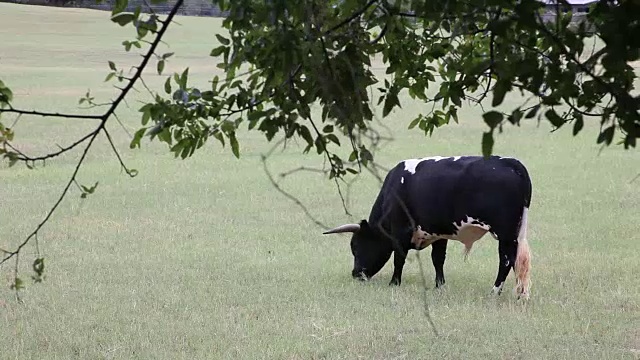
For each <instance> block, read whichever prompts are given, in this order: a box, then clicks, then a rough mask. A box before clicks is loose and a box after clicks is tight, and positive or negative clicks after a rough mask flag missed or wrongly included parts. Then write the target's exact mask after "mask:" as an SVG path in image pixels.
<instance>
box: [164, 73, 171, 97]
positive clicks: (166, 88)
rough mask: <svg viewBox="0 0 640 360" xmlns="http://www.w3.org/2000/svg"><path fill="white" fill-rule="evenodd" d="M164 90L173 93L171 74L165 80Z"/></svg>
mask: <svg viewBox="0 0 640 360" xmlns="http://www.w3.org/2000/svg"><path fill="white" fill-rule="evenodd" d="M164 92H166V93H167V94H171V77H170V76H169V77H168V78H167V80H165V82H164Z"/></svg>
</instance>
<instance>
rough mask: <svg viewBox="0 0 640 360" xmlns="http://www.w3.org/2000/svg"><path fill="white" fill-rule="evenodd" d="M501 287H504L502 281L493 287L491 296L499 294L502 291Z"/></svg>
mask: <svg viewBox="0 0 640 360" xmlns="http://www.w3.org/2000/svg"><path fill="white" fill-rule="evenodd" d="M503 286H504V281H503V282H501V283H500V285H498V286H494V287H493V289H491V294H493V295H498V294H500V292H501V291H502V287H503Z"/></svg>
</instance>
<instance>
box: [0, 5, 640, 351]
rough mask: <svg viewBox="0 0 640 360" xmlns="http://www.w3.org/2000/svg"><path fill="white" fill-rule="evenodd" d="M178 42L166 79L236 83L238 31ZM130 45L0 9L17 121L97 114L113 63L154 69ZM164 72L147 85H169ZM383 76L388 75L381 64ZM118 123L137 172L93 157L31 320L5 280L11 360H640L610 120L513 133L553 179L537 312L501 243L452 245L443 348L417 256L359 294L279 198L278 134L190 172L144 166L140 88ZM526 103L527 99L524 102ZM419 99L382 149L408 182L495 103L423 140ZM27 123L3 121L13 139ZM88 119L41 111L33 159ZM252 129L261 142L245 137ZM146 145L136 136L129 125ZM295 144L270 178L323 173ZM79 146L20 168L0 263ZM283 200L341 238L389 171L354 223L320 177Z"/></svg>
mask: <svg viewBox="0 0 640 360" xmlns="http://www.w3.org/2000/svg"><path fill="white" fill-rule="evenodd" d="M177 21H178V22H179V23H180V24H179V25H174V26H172V27H171V28H170V29H169V31H168V33H167V36H166V38H165V41H166V42H167V43H168V44H169V45H170V49H167V48H166V47H163V48H161V49H160V50H159V52H160V53H162V52H169V51H175V52H176V55H175V56H174V57H173V58H172V59H171V61H170V62H169V63H168V64H167V70H166V71H168V73H170V72H172V71H182V69H183V68H184V67H185V66H189V67H190V74H191V81H194V82H196V83H198V84H206V82H207V80H209V79H210V78H211V75H212V74H213V73H214V72H215V71H217V69H216V68H215V61H214V60H212V59H211V58H210V57H209V56H208V54H209V51H210V49H211V48H212V47H213V46H214V45H215V43H214V42H215V37H214V36H213V34H214V33H216V32H217V31H219V29H220V19H211V18H195V17H194V18H185V17H178V20H177ZM131 35H132V31H131V30H129V29H128V28H127V29H122V28H120V27H119V26H117V25H116V24H113V23H111V22H110V21H109V20H108V13H106V12H100V11H90V10H78V9H67V10H64V9H53V8H46V7H35V6H34V7H29V6H22V5H8V4H0V79H2V80H3V81H5V83H6V84H8V85H9V86H10V87H11V88H12V90H13V91H14V94H15V103H14V106H15V107H19V108H34V109H40V110H48V111H58V112H80V111H90V112H96V113H97V112H100V109H97V110H96V109H94V110H80V109H78V99H79V98H80V97H82V96H83V95H84V93H85V92H86V91H87V89H91V90H92V94H93V95H94V96H95V97H96V101H98V102H102V101H108V100H109V99H110V98H111V97H113V96H114V94H116V93H117V90H115V89H113V88H112V87H111V86H110V85H107V84H104V83H103V79H104V78H105V76H106V74H107V73H108V66H107V60H113V61H114V62H115V63H116V64H117V65H118V66H123V67H125V68H127V67H128V66H131V65H133V64H136V63H137V61H139V57H138V56H137V55H135V54H126V53H125V52H124V50H123V48H122V46H121V45H120V43H121V42H122V41H123V40H128V39H131V37H132V36H131ZM154 68H155V63H154V62H152V64H151V66H150V69H149V71H147V73H146V76H145V80H146V81H147V83H148V84H149V85H150V86H151V87H152V88H153V89H158V90H160V89H161V87H160V85H161V84H162V82H163V81H164V76H162V77H160V76H157V75H155V74H154ZM379 72H380V74H382V72H383V70H381V69H380V70H379ZM137 88H138V89H139V90H140V91H139V92H134V93H132V96H131V97H130V98H128V99H127V104H128V106H129V107H127V106H124V107H123V108H122V109H121V110H119V111H118V115H119V117H120V119H121V121H122V123H123V124H124V129H123V127H122V126H120V125H119V124H118V123H117V122H116V121H113V120H112V121H110V123H109V125H108V128H109V130H110V132H111V134H112V135H113V136H114V137H115V140H116V144H117V145H118V147H119V149H120V151H121V154H122V156H123V158H124V161H125V162H126V163H127V165H128V166H129V167H131V168H135V169H137V170H138V171H139V175H138V176H137V177H136V178H134V179H129V178H128V177H127V176H126V175H125V174H123V173H122V172H121V171H120V169H119V165H118V162H117V160H116V159H115V157H114V155H113V153H112V152H111V150H110V148H109V146H108V144H107V142H106V140H105V139H104V137H102V136H101V137H100V138H99V140H100V141H99V143H98V144H96V146H94V148H93V149H92V151H91V152H90V153H89V156H88V159H87V161H86V163H85V165H84V167H83V168H82V170H81V172H80V175H79V182H80V183H82V184H86V185H91V184H93V183H95V182H96V181H99V182H100V184H99V186H98V189H97V191H96V193H95V194H93V195H91V196H89V197H88V198H87V199H85V200H82V199H80V196H79V195H80V194H79V192H77V191H76V192H72V193H71V194H70V196H69V197H68V198H67V200H66V201H65V202H64V203H63V204H62V206H61V207H60V208H59V210H58V211H57V213H56V214H55V215H54V216H53V218H52V219H51V222H50V223H49V224H48V225H47V226H46V227H45V229H44V230H43V231H42V233H41V234H40V236H39V247H40V252H41V253H42V254H43V255H44V256H45V258H46V260H45V261H46V280H45V281H44V282H43V283H41V284H36V285H34V284H32V282H31V281H30V280H29V279H28V277H29V276H30V272H29V271H30V268H29V263H30V261H32V260H33V258H32V256H33V254H34V252H35V248H34V247H32V246H29V247H27V248H26V251H25V252H24V254H23V255H22V257H21V270H22V271H23V272H24V273H23V278H25V280H27V281H26V282H27V285H28V287H27V289H26V290H25V291H24V292H23V294H22V297H23V300H24V304H18V303H16V301H15V300H14V295H13V293H12V291H11V290H9V282H10V279H11V275H12V269H13V268H12V266H13V265H12V263H10V264H7V265H5V266H3V267H2V268H0V274H1V276H2V277H1V281H0V324H1V325H0V354H1V355H0V358H3V359H31V358H43V359H428V358H437V359H637V358H639V357H640V276H639V274H640V256H639V254H640V241H638V240H639V239H638V227H637V219H638V213H639V211H640V202H639V201H638V199H640V190H639V189H640V186H639V184H640V180H637V181H635V182H631V180H632V179H633V178H634V177H635V176H636V175H637V174H638V172H639V171H640V170H639V169H638V167H637V166H636V164H637V163H638V160H639V155H638V152H637V151H636V150H629V151H625V150H623V149H622V148H621V147H612V148H609V149H605V150H604V151H602V152H601V153H600V154H599V149H600V148H599V146H598V145H596V143H595V138H596V134H597V124H596V123H589V124H587V125H586V127H585V130H584V131H583V133H582V134H581V135H580V136H578V137H577V138H574V137H572V136H571V127H570V126H569V127H567V128H563V129H561V130H560V131H557V132H554V133H550V127H549V125H548V124H547V123H541V124H538V123H537V122H536V121H535V120H534V121H528V122H527V123H525V124H523V125H522V126H521V127H513V126H507V127H506V128H505V132H504V133H502V134H500V135H499V136H498V137H497V140H496V146H495V153H497V154H501V155H508V156H513V157H517V158H519V159H521V160H522V161H523V162H524V163H525V164H526V165H527V167H528V169H529V172H530V174H531V177H532V180H533V186H534V188H533V200H532V206H531V211H530V215H529V216H530V218H529V242H530V245H531V248H532V252H533V268H532V281H533V283H532V285H533V286H532V296H531V299H530V300H529V302H528V303H526V304H520V303H517V302H516V301H515V299H514V297H513V295H512V292H511V291H512V289H513V286H514V278H513V273H512V274H510V276H509V278H508V280H507V284H506V285H505V292H503V294H502V295H501V296H499V297H492V296H490V295H489V291H490V290H491V287H492V284H493V281H494V279H495V275H496V271H497V266H498V264H497V259H498V255H497V242H496V241H495V240H493V239H492V238H491V237H490V236H485V237H484V238H483V239H482V240H481V241H479V242H478V243H476V245H475V246H474V248H473V250H472V252H471V254H470V256H469V258H468V260H467V261H466V262H465V261H464V260H463V255H462V249H463V246H462V245H461V244H459V243H453V242H452V243H450V245H449V251H448V256H447V262H446V264H445V276H446V278H447V284H446V287H445V288H444V289H441V290H435V289H433V286H434V279H433V278H434V272H433V268H432V265H431V260H430V256H429V254H430V249H427V250H425V251H422V252H421V256H420V261H422V263H423V265H424V269H425V273H426V277H427V284H428V286H429V289H428V291H427V295H426V296H427V300H428V304H429V306H430V310H431V314H432V317H433V320H434V322H435V324H436V326H437V328H438V331H439V332H440V337H437V338H436V337H435V336H434V335H433V333H432V331H431V329H430V327H429V324H428V322H427V320H426V318H425V316H424V313H423V287H422V280H421V277H420V272H419V267H418V263H417V262H418V260H419V259H418V258H417V257H416V256H415V252H412V253H411V254H410V256H409V259H408V262H407V265H406V266H405V270H404V276H403V284H402V286H400V287H397V288H391V287H389V286H387V283H388V281H389V279H390V277H391V272H392V262H389V263H388V264H387V265H386V266H385V268H384V269H383V270H382V271H381V273H379V274H378V275H376V276H375V277H374V278H373V279H372V280H371V281H369V282H367V283H360V282H357V281H354V280H352V278H351V275H350V271H351V266H352V256H351V253H350V250H349V244H348V236H347V235H341V236H322V235H321V233H322V229H321V228H320V227H318V226H316V225H315V224H314V223H313V222H311V221H310V220H309V219H308V218H307V217H306V216H305V215H304V213H303V212H302V211H301V209H300V208H298V207H297V206H296V205H295V204H294V203H292V202H291V201H290V200H289V199H287V198H285V197H284V196H283V195H282V194H280V193H278V192H277V191H275V190H274V188H273V186H272V184H271V183H270V182H269V180H268V178H267V177H266V175H265V173H264V171H263V169H262V163H261V158H260V156H261V154H263V153H266V152H267V151H268V150H269V149H270V147H271V144H269V143H267V142H266V141H265V140H264V138H263V136H262V135H261V134H257V133H256V134H254V133H248V132H247V131H246V130H243V131H242V132H241V134H240V138H239V139H240V147H241V158H240V159H239V160H238V159H235V158H234V157H233V155H232V154H231V151H230V149H229V148H224V149H223V148H221V146H220V145H219V143H218V142H216V141H215V140H211V141H209V142H208V144H207V145H206V146H205V147H204V148H203V149H201V150H200V151H199V152H197V153H196V154H195V155H194V156H193V157H192V158H190V159H187V160H185V161H182V160H179V159H174V157H173V155H172V154H170V153H169V152H168V150H167V148H166V147H164V146H163V145H160V144H158V143H157V142H153V143H149V142H148V141H147V140H145V141H143V145H142V149H137V150H130V149H129V147H128V144H129V141H130V138H129V135H128V134H127V131H128V132H130V133H133V132H134V131H135V130H136V129H137V127H138V126H139V124H140V116H139V115H138V113H137V109H138V108H139V106H140V105H139V102H138V100H139V99H145V97H146V96H148V94H147V93H146V91H144V89H143V88H142V87H141V86H138V87H137ZM516 100H517V99H514V98H511V99H509V100H508V101H509V102H510V103H508V104H506V106H510V105H512V104H514V103H515V102H514V101H516ZM423 106H424V105H420V104H418V103H415V104H413V105H405V106H404V109H403V110H398V111H396V112H394V113H393V114H391V115H390V117H389V118H387V119H384V122H385V123H386V125H388V126H389V127H390V128H391V130H392V131H393V137H394V138H395V140H394V141H392V142H390V143H389V144H387V145H386V146H385V147H384V148H383V150H382V151H381V152H380V153H379V154H378V155H377V156H378V158H377V160H378V161H379V162H380V163H381V164H383V165H385V166H387V167H391V166H393V165H394V164H395V162H397V161H399V160H401V159H404V158H413V157H423V156H430V155H460V154H478V153H480V149H481V148H480V139H481V134H482V131H483V130H484V129H485V126H486V125H484V124H483V122H482V119H481V117H480V116H479V114H480V113H481V111H480V109H476V108H469V109H466V110H464V111H463V112H461V114H460V119H461V123H460V124H459V125H455V124H454V125H449V126H446V127H444V128H441V129H437V130H436V131H435V133H434V136H433V137H424V135H423V134H421V132H420V131H419V130H417V129H414V130H407V129H406V128H407V125H408V123H409V121H410V120H411V119H412V116H413V115H414V114H416V113H417V112H418V111H419V110H421V107H423ZM12 121H13V117H12V116H3V122H4V123H5V124H7V123H8V124H11V123H12ZM92 126H94V124H92V123H91V122H90V121H84V120H81V121H79V120H66V121H63V120H59V119H48V118H45V119H43V118H33V117H26V116H25V117H22V118H21V119H20V120H19V121H18V123H17V124H16V126H15V131H16V139H17V141H16V144H17V145H19V146H20V148H21V149H22V150H23V151H25V152H27V153H29V154H36V153H38V152H42V151H46V150H55V149H56V148H57V145H56V144H60V145H63V144H68V143H69V142H70V141H73V139H75V138H78V137H79V136H82V135H83V134H84V133H85V132H87V131H89V130H90V129H92ZM243 128H244V129H246V127H243ZM125 129H126V131H125ZM301 149H302V147H301V146H297V145H296V144H294V143H291V144H289V146H288V147H287V149H286V150H284V151H276V152H275V153H274V154H273V155H272V157H271V158H270V160H269V162H268V165H269V167H270V170H271V171H272V172H273V173H274V174H279V173H281V172H284V171H288V170H291V169H294V168H296V167H299V166H303V165H304V166H307V167H320V166H322V158H321V157H319V156H316V155H307V156H305V155H303V154H301ZM79 155H80V154H79V152H74V153H72V154H69V155H66V156H63V157H61V158H58V159H55V160H52V161H49V162H47V165H46V167H45V168H42V167H39V168H38V169H37V170H28V169H26V168H25V167H24V166H15V167H13V168H8V167H7V166H6V164H3V165H2V166H1V167H0V184H1V185H0V199H1V200H0V203H1V204H2V206H0V248H13V247H14V246H15V245H16V244H17V243H19V242H20V241H21V240H22V239H23V238H24V237H25V236H26V234H28V233H29V232H31V231H32V230H33V228H34V226H35V225H36V224H37V223H38V222H39V221H41V220H42V218H43V216H44V215H45V213H46V211H48V209H49V208H50V207H51V205H52V204H53V202H54V201H55V199H56V198H57V197H58V196H59V194H60V192H61V191H62V187H63V186H64V184H65V182H66V181H67V179H68V177H69V176H70V174H71V172H72V170H73V167H74V166H75V161H76V160H77V158H78V156H79ZM282 185H283V187H284V188H285V189H286V190H287V191H289V192H291V193H293V194H294V195H296V196H298V197H299V198H300V200H301V201H302V202H303V203H304V204H306V205H308V206H309V208H310V211H311V213H312V214H313V215H314V216H316V217H317V218H319V219H320V220H321V221H322V222H324V223H325V224H328V225H329V226H331V225H339V224H342V223H345V222H347V221H357V220H359V219H361V218H366V217H367V216H368V211H369V209H370V207H371V205H372V204H373V201H374V199H375V196H376V194H377V191H378V183H377V181H376V180H375V179H374V178H373V177H371V176H362V177H360V178H359V179H358V180H357V181H356V182H355V184H354V186H353V187H352V189H351V196H350V202H351V204H350V205H351V206H350V210H351V213H352V214H353V216H352V217H349V216H347V215H345V214H344V211H343V210H342V205H341V203H340V198H339V197H338V195H337V193H336V191H335V186H334V184H333V182H331V181H328V180H326V179H324V178H323V177H322V176H321V175H319V174H317V173H311V172H300V173H297V174H295V175H291V176H290V177H287V178H285V179H284V180H283V182H282Z"/></svg>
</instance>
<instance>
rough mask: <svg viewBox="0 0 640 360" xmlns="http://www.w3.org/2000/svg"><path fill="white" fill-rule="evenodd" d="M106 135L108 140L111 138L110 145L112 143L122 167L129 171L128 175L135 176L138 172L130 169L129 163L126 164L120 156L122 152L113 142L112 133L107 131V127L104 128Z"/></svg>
mask: <svg viewBox="0 0 640 360" xmlns="http://www.w3.org/2000/svg"><path fill="white" fill-rule="evenodd" d="M104 135H105V136H106V137H107V140H109V145H111V149H113V152H114V153H115V154H116V157H117V158H118V162H120V167H121V168H122V169H123V170H124V171H125V172H126V173H127V175H129V176H130V177H135V176H136V175H137V174H136V173H134V172H132V171H131V170H129V168H128V167H127V165H125V164H124V161H122V157H120V153H118V149H117V148H116V145H115V144H114V143H113V139H111V134H109V131H107V129H104Z"/></svg>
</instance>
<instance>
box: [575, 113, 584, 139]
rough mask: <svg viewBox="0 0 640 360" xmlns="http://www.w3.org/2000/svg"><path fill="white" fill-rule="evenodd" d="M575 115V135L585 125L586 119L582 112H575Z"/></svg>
mask: <svg viewBox="0 0 640 360" xmlns="http://www.w3.org/2000/svg"><path fill="white" fill-rule="evenodd" d="M573 117H574V118H575V123H574V124H573V136H576V135H578V133H579V132H580V130H582V128H583V127H584V119H583V117H582V114H579V113H574V114H573Z"/></svg>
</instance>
